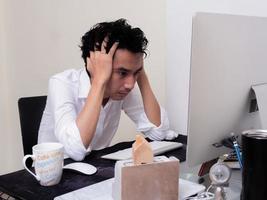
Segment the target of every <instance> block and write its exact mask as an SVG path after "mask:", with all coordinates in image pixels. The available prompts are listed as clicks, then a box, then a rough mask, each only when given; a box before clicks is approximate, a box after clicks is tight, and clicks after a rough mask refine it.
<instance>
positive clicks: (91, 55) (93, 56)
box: [86, 51, 95, 60]
mask: <svg viewBox="0 0 267 200" xmlns="http://www.w3.org/2000/svg"><path fill="white" fill-rule="evenodd" d="M90 58H91V59H94V58H95V52H94V51H90ZM87 59H88V57H87V58H86V60H87Z"/></svg>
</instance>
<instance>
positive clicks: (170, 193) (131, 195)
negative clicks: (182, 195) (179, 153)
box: [112, 156, 179, 200]
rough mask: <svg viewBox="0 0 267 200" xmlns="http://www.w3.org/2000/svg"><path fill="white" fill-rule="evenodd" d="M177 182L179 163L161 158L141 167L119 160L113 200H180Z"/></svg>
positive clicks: (129, 161)
mask: <svg viewBox="0 0 267 200" xmlns="http://www.w3.org/2000/svg"><path fill="white" fill-rule="evenodd" d="M178 181H179V160H170V159H169V158H167V157H165V156H158V157H155V158H154V162H153V163H151V164H142V165H133V162H132V160H125V161H118V162H116V165H115V181H114V183H113V188H112V196H113V198H114V200H150V199H151V200H152V199H153V200H177V199H178V185H179V183H178Z"/></svg>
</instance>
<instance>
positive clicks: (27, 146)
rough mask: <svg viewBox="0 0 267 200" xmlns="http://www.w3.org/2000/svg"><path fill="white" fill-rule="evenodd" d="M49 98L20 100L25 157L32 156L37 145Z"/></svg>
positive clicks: (24, 98)
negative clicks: (33, 148)
mask: <svg viewBox="0 0 267 200" xmlns="http://www.w3.org/2000/svg"><path fill="white" fill-rule="evenodd" d="M46 98H47V96H35V97H23V98H20V99H19V100H18V107H19V118H20V127H21V135H22V143H23V151H24V155H26V154H32V147H33V146H34V145H35V144H37V139H38V131H39V126H40V122H41V119H42V115H43V111H44V108H45V104H46Z"/></svg>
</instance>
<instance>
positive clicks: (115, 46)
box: [108, 42, 119, 56]
mask: <svg viewBox="0 0 267 200" xmlns="http://www.w3.org/2000/svg"><path fill="white" fill-rule="evenodd" d="M118 45H119V42H114V44H113V45H112V47H111V48H110V50H109V52H108V54H109V55H111V56H113V55H114V53H115V51H116V49H117V47H118Z"/></svg>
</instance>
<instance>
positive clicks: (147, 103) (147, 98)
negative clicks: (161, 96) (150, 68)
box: [137, 71, 161, 126]
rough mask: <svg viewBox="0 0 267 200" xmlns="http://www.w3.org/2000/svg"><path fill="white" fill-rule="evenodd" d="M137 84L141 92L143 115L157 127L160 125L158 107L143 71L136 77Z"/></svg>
mask: <svg viewBox="0 0 267 200" xmlns="http://www.w3.org/2000/svg"><path fill="white" fill-rule="evenodd" d="M137 83H138V86H139V88H140V91H141V95H142V99H143V104H144V109H145V113H146V115H147V117H148V119H149V121H150V122H152V123H153V124H154V125H156V126H159V125H160V124H161V120H160V119H161V117H160V106H159V104H158V101H157V99H156V97H155V95H154V93H153V91H152V89H151V87H150V83H149V81H148V78H147V76H146V74H145V72H144V71H142V72H141V74H140V76H139V77H138V80H137Z"/></svg>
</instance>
